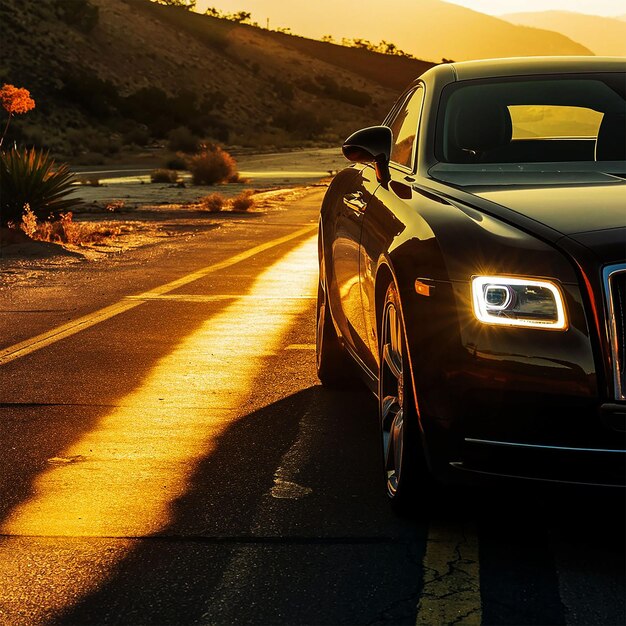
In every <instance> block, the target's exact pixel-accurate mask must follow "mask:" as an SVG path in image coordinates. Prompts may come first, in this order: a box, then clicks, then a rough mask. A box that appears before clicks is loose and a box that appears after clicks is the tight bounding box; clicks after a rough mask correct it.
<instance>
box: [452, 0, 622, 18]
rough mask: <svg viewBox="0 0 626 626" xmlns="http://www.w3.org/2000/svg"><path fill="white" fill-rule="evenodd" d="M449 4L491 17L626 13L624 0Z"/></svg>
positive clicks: (460, 0)
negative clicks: (520, 14)
mask: <svg viewBox="0 0 626 626" xmlns="http://www.w3.org/2000/svg"><path fill="white" fill-rule="evenodd" d="M447 2H452V3H454V4H460V5H462V6H465V7H467V8H469V9H474V10H475V11H480V12H481V13H489V14H491V15H502V14H504V13H522V12H524V13H525V12H531V11H554V10H557V11H577V12H578V13H589V14H590V15H607V16H613V15H623V14H625V13H626V2H625V1H624V0H447Z"/></svg>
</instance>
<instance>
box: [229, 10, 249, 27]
mask: <svg viewBox="0 0 626 626" xmlns="http://www.w3.org/2000/svg"><path fill="white" fill-rule="evenodd" d="M251 18H252V13H250V11H237V12H236V13H230V14H229V15H228V16H227V17H226V19H228V20H230V21H231V22H237V23H238V24H244V23H245V22H249V21H250V19H251Z"/></svg>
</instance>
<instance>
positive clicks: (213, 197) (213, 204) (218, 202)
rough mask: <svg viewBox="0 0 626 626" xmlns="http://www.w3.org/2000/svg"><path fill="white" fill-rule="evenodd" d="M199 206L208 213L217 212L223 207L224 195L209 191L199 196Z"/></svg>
mask: <svg viewBox="0 0 626 626" xmlns="http://www.w3.org/2000/svg"><path fill="white" fill-rule="evenodd" d="M200 206H201V207H202V208H203V209H204V210H205V211H209V213H219V212H220V211H221V210H222V209H223V208H224V196H222V194H220V193H210V194H209V195H208V196H204V197H203V198H200Z"/></svg>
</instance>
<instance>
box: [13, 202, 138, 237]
mask: <svg viewBox="0 0 626 626" xmlns="http://www.w3.org/2000/svg"><path fill="white" fill-rule="evenodd" d="M20 228H21V229H22V230H23V231H24V232H25V233H26V234H27V235H28V236H29V237H30V238H31V239H35V240H37V241H49V242H51V243H66V244H71V245H75V246H80V245H86V244H94V243H95V244H98V243H101V242H102V241H104V240H107V239H112V238H114V237H117V236H119V235H121V234H123V232H124V231H128V230H129V229H128V227H123V226H122V225H120V224H116V223H114V222H75V221H74V216H73V215H72V213H71V212H68V213H61V214H60V215H59V216H58V218H57V219H55V220H41V221H40V220H38V219H37V217H36V216H35V214H34V213H33V212H32V211H31V210H30V207H29V206H28V205H26V207H25V209H24V213H23V216H22V221H21V223H20Z"/></svg>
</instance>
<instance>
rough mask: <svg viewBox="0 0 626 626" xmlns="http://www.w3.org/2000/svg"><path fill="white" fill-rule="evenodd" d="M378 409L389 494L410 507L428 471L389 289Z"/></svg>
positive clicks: (393, 291) (398, 503)
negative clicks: (417, 485) (425, 466)
mask: <svg viewBox="0 0 626 626" xmlns="http://www.w3.org/2000/svg"><path fill="white" fill-rule="evenodd" d="M379 356H380V375H379V380H378V413H379V418H380V428H381V435H382V447H383V464H384V471H385V481H386V488H387V495H388V496H389V498H390V499H391V501H392V504H393V505H394V506H396V507H398V508H400V509H402V510H406V509H407V508H410V505H411V500H412V499H413V497H414V496H416V494H415V488H416V484H417V482H418V478H419V476H420V474H421V476H422V477H424V475H425V471H424V463H423V461H422V458H423V456H422V450H421V447H420V443H419V436H418V433H417V427H418V425H417V417H416V413H415V409H414V403H413V401H412V397H411V395H412V385H411V377H410V371H409V362H408V355H407V350H406V341H405V338H404V325H403V322H402V315H401V312H400V302H399V297H398V292H397V290H396V287H395V285H394V284H393V283H392V284H391V285H389V287H388V289H387V293H386V295H385V302H384V306H383V313H382V323H381V329H380V334H379Z"/></svg>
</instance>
